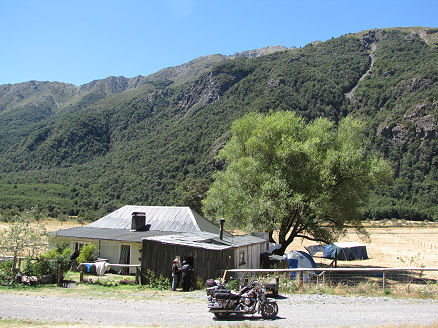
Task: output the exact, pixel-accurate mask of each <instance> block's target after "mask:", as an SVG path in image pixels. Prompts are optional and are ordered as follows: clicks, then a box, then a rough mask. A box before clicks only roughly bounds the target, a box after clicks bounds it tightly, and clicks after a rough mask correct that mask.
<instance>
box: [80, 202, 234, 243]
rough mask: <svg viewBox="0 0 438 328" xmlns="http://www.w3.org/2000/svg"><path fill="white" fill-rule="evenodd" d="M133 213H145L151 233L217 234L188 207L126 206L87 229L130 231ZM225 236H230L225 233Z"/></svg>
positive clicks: (208, 223)
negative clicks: (202, 232)
mask: <svg viewBox="0 0 438 328" xmlns="http://www.w3.org/2000/svg"><path fill="white" fill-rule="evenodd" d="M133 212H146V224H150V230H153V231H174V232H201V231H206V232H211V233H216V234H219V227H217V226H216V225H214V224H213V223H211V222H210V221H208V220H207V219H205V218H203V217H202V216H201V215H199V214H198V213H196V212H195V211H193V210H192V209H190V208H189V207H173V206H135V205H126V206H123V207H121V208H119V209H118V210H116V211H114V212H112V213H110V214H108V215H106V216H104V217H103V218H101V219H99V220H97V221H95V222H93V223H91V224H89V225H88V227H94V228H110V229H126V230H130V229H131V219H132V213H133ZM225 234H226V235H228V236H230V235H229V234H228V233H226V232H225Z"/></svg>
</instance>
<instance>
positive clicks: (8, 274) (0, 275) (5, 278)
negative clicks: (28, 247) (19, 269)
mask: <svg viewBox="0 0 438 328" xmlns="http://www.w3.org/2000/svg"><path fill="white" fill-rule="evenodd" d="M13 269H14V261H12V260H7V261H0V286H10V285H12V284H13V283H14V276H15V271H14V270H13Z"/></svg>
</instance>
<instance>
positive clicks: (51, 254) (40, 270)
mask: <svg viewBox="0 0 438 328" xmlns="http://www.w3.org/2000/svg"><path fill="white" fill-rule="evenodd" d="M70 253H71V250H70V248H67V247H65V246H56V247H54V248H52V249H51V250H50V251H48V252H47V253H44V254H42V255H41V256H39V257H37V258H36V259H30V258H28V259H26V261H25V263H24V266H23V274H25V275H27V276H37V277H38V278H41V277H42V276H44V275H51V276H52V277H53V278H54V279H55V280H56V281H58V283H61V282H62V281H63V280H64V276H65V274H66V273H67V271H68V270H69V268H70Z"/></svg>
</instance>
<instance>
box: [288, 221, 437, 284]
mask: <svg viewBox="0 0 438 328" xmlns="http://www.w3.org/2000/svg"><path fill="white" fill-rule="evenodd" d="M366 230H367V232H368V234H369V238H368V239H365V240H364V239H362V238H361V237H360V236H358V235H357V234H356V233H355V232H354V231H348V232H347V234H346V236H345V237H343V238H342V239H340V240H339V241H342V242H345V241H352V242H361V243H363V244H365V245H366V246H367V252H368V256H369V259H368V260H364V261H342V262H341V261H340V262H338V266H339V267H435V268H438V226H437V225H436V224H425V223H413V222H407V223H406V222H405V223H404V225H403V224H402V223H401V222H392V223H391V222H389V223H386V224H385V225H382V226H379V227H373V226H370V225H368V227H367V228H366ZM314 244H315V242H313V241H309V240H302V239H297V240H295V241H294V242H293V243H292V244H291V245H289V247H288V251H289V250H292V249H294V250H305V248H304V246H309V245H314ZM319 255H320V254H319ZM315 262H317V263H324V264H328V263H330V262H331V261H329V260H326V259H319V258H315ZM423 275H424V276H427V277H428V278H433V279H437V278H438V272H424V274H423Z"/></svg>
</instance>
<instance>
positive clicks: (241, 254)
mask: <svg viewBox="0 0 438 328" xmlns="http://www.w3.org/2000/svg"><path fill="white" fill-rule="evenodd" d="M244 264H246V261H245V250H241V251H239V265H244Z"/></svg>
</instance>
